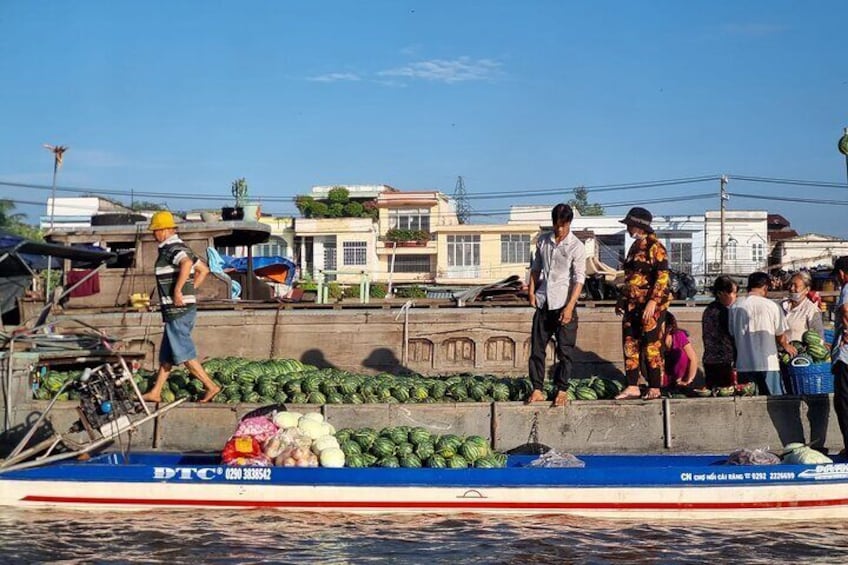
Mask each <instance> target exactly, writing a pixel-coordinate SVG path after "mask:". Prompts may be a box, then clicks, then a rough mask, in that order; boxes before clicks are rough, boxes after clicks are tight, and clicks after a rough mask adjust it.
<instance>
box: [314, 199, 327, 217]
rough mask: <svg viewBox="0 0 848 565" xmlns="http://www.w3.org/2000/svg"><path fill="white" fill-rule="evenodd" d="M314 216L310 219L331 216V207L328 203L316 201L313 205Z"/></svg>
mask: <svg viewBox="0 0 848 565" xmlns="http://www.w3.org/2000/svg"><path fill="white" fill-rule="evenodd" d="M311 210H312V215H311V216H309V217H310V218H326V217H327V216H328V215H329V212H330V207H329V206H327V203H326V202H319V201H315V202H313V203H312V208H311Z"/></svg>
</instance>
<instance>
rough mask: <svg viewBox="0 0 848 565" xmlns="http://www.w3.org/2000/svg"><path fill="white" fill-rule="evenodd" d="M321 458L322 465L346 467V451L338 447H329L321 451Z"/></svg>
mask: <svg viewBox="0 0 848 565" xmlns="http://www.w3.org/2000/svg"><path fill="white" fill-rule="evenodd" d="M319 459H320V460H321V466H322V467H335V468H339V467H344V464H345V456H344V452H342V450H341V449H339V448H338V447H328V448H327V449H325V450H324V451H322V452H321V455H320V456H319Z"/></svg>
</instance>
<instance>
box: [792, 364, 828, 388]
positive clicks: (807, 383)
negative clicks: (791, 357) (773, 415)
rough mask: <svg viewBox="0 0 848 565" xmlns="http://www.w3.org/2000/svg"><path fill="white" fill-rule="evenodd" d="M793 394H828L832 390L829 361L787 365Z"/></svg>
mask: <svg viewBox="0 0 848 565" xmlns="http://www.w3.org/2000/svg"><path fill="white" fill-rule="evenodd" d="M787 368H788V370H789V379H790V380H791V381H792V392H793V394H829V393H831V392H833V373H831V372H830V361H825V362H824V363H812V364H810V365H805V366H800V367H796V366H794V365H789V367H787Z"/></svg>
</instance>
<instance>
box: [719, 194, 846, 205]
mask: <svg viewBox="0 0 848 565" xmlns="http://www.w3.org/2000/svg"><path fill="white" fill-rule="evenodd" d="M728 195H730V196H735V197H736V198H751V199H754V200H778V201H780V202H795V203H798V204H824V205H827V206H848V202H846V201H845V200H823V199H817V198H790V197H788V196H771V195H769V196H763V195H762V194H744V193H741V192H728Z"/></svg>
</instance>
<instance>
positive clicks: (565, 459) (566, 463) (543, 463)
mask: <svg viewBox="0 0 848 565" xmlns="http://www.w3.org/2000/svg"><path fill="white" fill-rule="evenodd" d="M585 466H586V463H585V462H584V461H581V460H580V459H578V458H577V457H575V456H574V455H572V454H570V453H560V452H559V451H557V450H556V449H551V450H549V451H548V452H547V453H544V454H542V455H540V456H539V457H538V458H537V459H534V460H533V461H531V462H530V464H529V465H528V467H545V468H560V469H561V468H566V467H585Z"/></svg>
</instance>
